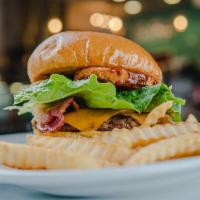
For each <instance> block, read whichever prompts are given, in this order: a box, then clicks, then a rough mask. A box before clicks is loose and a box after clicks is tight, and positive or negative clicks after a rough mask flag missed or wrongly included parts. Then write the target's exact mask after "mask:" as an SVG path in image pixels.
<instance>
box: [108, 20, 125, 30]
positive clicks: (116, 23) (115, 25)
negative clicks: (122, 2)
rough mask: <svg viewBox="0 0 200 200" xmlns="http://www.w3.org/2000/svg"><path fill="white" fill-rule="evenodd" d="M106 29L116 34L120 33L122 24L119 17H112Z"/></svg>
mask: <svg viewBox="0 0 200 200" xmlns="http://www.w3.org/2000/svg"><path fill="white" fill-rule="evenodd" d="M108 27H109V28H110V30H111V31H114V32H117V31H120V30H121V29H122V27H123V22H122V20H121V19H120V18H119V17H113V18H112V19H111V20H110V21H109V23H108Z"/></svg>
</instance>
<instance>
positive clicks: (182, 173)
mask: <svg viewBox="0 0 200 200" xmlns="http://www.w3.org/2000/svg"><path fill="white" fill-rule="evenodd" d="M24 138H25V135H24V134H14V135H4V136H0V139H1V140H7V141H15V142H23V141H24ZM0 183H6V184H15V185H19V186H23V187H27V188H31V189H33V190H36V191H40V192H44V193H48V194H55V195H64V196H81V197H111V196H118V197H120V196H121V197H123V198H122V199H124V197H125V196H126V197H127V196H129V197H131V199H137V200H139V199H143V200H144V199H148V200H151V199H152V200H156V199H162V200H164V199H166V200H169V199H171V200H173V199H174V200H177V199H182V200H184V199H199V198H200V190H199V187H200V158H199V157H195V158H189V159H181V160H175V161H169V162H163V163H159V164H154V165H148V166H142V167H122V168H108V169H99V170H66V171H45V170H41V171H25V170H13V169H8V168H4V167H2V166H0Z"/></svg>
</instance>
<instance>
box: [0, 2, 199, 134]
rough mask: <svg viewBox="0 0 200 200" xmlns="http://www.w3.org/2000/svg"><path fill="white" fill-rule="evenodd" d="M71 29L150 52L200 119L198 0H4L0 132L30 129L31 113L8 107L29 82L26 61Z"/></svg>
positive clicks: (0, 6) (1, 4) (0, 37)
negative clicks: (106, 36)
mask: <svg viewBox="0 0 200 200" xmlns="http://www.w3.org/2000/svg"><path fill="white" fill-rule="evenodd" d="M68 30H92V31H99V32H107V33H113V34H117V35H121V36H125V37H127V38H129V39H131V40H134V41H136V42H138V43H139V44H141V45H142V46H143V47H144V48H146V49H147V50H148V51H150V52H151V53H152V55H153V56H154V57H155V59H156V60H157V61H158V62H159V64H160V66H161V67H162V69H163V72H164V81H165V82H166V83H167V84H169V85H170V84H172V85H173V90H174V93H175V94H176V95H177V96H180V97H182V98H185V99H186V100H187V105H186V106H185V108H184V109H183V116H184V117H185V116H186V115H187V114H188V113H190V112H193V113H194V114H195V115H196V116H198V117H199V118H200V0H131V1H129V0H0V133H2V134H3V133H11V132H21V131H30V130H31V124H30V120H31V118H32V116H31V114H26V115H23V116H20V117H18V116H17V114H16V112H15V111H12V112H9V111H4V110H3V108H4V107H5V106H9V105H11V104H12V102H13V97H12V95H13V94H15V93H16V92H17V91H18V90H19V89H20V88H22V87H23V86H24V85H25V84H28V83H29V79H28V76H27V72H26V64H27V60H28V58H29V56H30V54H31V52H32V51H33V49H34V48H35V47H36V46H37V45H38V44H39V43H40V42H41V41H42V40H43V39H45V38H46V37H48V36H50V35H52V34H54V33H57V32H60V31H68Z"/></svg>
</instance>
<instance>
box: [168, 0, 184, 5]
mask: <svg viewBox="0 0 200 200" xmlns="http://www.w3.org/2000/svg"><path fill="white" fill-rule="evenodd" d="M164 2H165V3H166V4H169V5H174V4H178V3H180V2H181V0H164Z"/></svg>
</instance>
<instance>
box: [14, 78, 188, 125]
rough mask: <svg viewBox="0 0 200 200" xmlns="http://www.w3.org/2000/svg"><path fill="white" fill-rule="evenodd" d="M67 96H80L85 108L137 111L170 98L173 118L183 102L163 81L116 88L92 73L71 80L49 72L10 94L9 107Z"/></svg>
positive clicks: (177, 118) (28, 107)
mask: <svg viewBox="0 0 200 200" xmlns="http://www.w3.org/2000/svg"><path fill="white" fill-rule="evenodd" d="M71 96H75V97H80V98H82V99H83V100H84V102H85V104H86V105H87V106H88V107H89V108H111V109H131V110H134V111H136V112H138V113H141V112H150V111H151V110H152V109H153V108H155V107H156V106H158V105H160V104H161V103H163V102H166V101H169V100H172V101H173V106H172V108H171V109H170V110H169V114H170V115H171V116H172V117H173V120H174V121H180V120H181V106H182V105H184V104H185V101H184V100H183V99H180V98H177V97H175V96H174V95H173V93H172V91H171V88H170V87H168V86H167V85H165V84H158V85H153V86H145V87H142V88H140V89H135V90H132V91H117V90H116V88H115V86H114V85H113V84H112V83H109V82H108V83H100V82H98V80H97V77H96V75H91V76H90V77H89V78H88V79H86V80H80V81H72V80H70V79H69V78H67V77H65V76H63V75H59V74H53V75H51V76H50V78H49V79H48V80H45V81H42V82H40V83H39V84H36V85H30V86H29V87H27V88H25V89H24V90H22V91H20V92H19V93H18V94H17V95H16V96H15V97H14V105H15V106H17V107H13V108H16V109H20V110H21V111H20V113H24V112H26V110H27V111H29V110H31V106H33V105H34V104H49V103H52V102H55V101H59V100H62V99H65V98H68V97H71ZM19 105H20V106H19Z"/></svg>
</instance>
